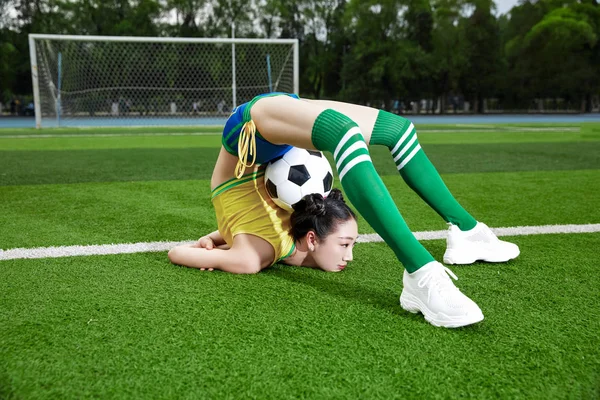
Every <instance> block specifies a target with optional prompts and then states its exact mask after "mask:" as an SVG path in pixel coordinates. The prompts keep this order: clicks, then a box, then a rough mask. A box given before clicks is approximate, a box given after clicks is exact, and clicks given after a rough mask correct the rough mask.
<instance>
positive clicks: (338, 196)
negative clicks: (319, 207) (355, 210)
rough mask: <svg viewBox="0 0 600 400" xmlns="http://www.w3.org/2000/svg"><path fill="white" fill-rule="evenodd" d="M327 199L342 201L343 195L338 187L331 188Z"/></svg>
mask: <svg viewBox="0 0 600 400" xmlns="http://www.w3.org/2000/svg"><path fill="white" fill-rule="evenodd" d="M327 199H328V200H333V201H344V195H343V194H342V191H341V190H340V189H337V188H336V189H331V192H329V194H328V195H327Z"/></svg>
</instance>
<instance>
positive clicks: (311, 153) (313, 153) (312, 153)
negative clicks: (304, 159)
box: [306, 150, 323, 157]
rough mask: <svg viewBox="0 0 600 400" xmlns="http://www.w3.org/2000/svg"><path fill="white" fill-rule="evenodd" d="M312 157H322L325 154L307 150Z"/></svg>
mask: <svg viewBox="0 0 600 400" xmlns="http://www.w3.org/2000/svg"><path fill="white" fill-rule="evenodd" d="M306 151H308V153H309V154H310V155H311V156H315V157H322V156H323V154H322V153H321V152H320V151H318V150H306Z"/></svg>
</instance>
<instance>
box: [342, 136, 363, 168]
mask: <svg viewBox="0 0 600 400" xmlns="http://www.w3.org/2000/svg"><path fill="white" fill-rule="evenodd" d="M360 149H365V150H367V151H369V148H368V147H367V144H366V143H365V142H363V141H360V142H356V143H354V144H353V145H352V146H350V147H348V148H347V149H346V151H345V152H344V153H343V154H342V155H341V156H340V159H339V160H337V161H336V163H335V167H336V168H337V169H338V170H339V169H340V165H342V162H343V161H344V160H345V159H346V158H348V156H349V155H350V154H352V153H353V152H355V151H356V150H360Z"/></svg>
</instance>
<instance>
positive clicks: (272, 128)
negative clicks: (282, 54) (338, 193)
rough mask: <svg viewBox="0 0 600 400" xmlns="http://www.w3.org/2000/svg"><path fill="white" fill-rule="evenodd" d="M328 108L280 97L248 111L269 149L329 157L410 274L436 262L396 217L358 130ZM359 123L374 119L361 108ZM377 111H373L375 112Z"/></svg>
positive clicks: (354, 200)
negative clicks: (305, 150) (278, 147)
mask: <svg viewBox="0 0 600 400" xmlns="http://www.w3.org/2000/svg"><path fill="white" fill-rule="evenodd" d="M327 106H328V104H323V103H319V102H307V101H298V100H296V99H293V98H290V97H286V96H278V97H268V98H264V99H260V100H259V101H257V102H256V104H255V105H254V106H253V108H252V110H251V116H252V120H253V121H254V123H255V124H256V127H257V129H258V131H259V132H260V133H261V135H262V136H263V137H264V138H265V139H267V140H269V141H270V142H272V143H277V144H290V145H293V146H297V147H302V148H313V149H318V150H322V151H329V152H331V153H332V154H333V156H334V159H335V162H336V167H337V169H338V174H339V177H340V181H341V182H342V186H343V187H344V190H345V192H346V195H347V196H348V198H349V199H350V202H351V203H352V204H353V205H354V206H355V207H356V208H357V210H358V212H359V213H360V214H361V215H362V216H363V217H364V218H365V219H366V220H367V222H368V223H369V224H370V225H371V226H372V227H373V229H375V231H376V232H377V233H378V234H379V235H380V236H381V237H382V238H383V239H384V240H385V242H386V243H387V244H388V245H389V246H390V247H391V248H392V249H393V251H394V253H395V254H396V256H397V257H398V259H399V260H400V262H402V264H403V265H404V267H405V268H406V269H407V271H408V272H414V271H416V270H417V269H419V268H420V267H422V266H423V265H425V264H427V263H429V262H432V261H434V259H433V257H432V256H431V254H429V252H428V251H427V250H426V249H425V248H424V247H423V246H422V245H421V244H420V243H419V242H418V241H417V239H416V238H415V237H414V235H413V234H412V232H411V231H410V229H409V228H408V226H407V225H406V222H405V221H404V219H403V218H402V216H401V215H400V212H399V211H398V208H397V207H396V205H395V203H394V201H393V200H392V198H391V196H390V194H389V192H388V190H387V188H386V187H385V185H384V184H383V182H382V180H381V178H380V177H379V175H377V172H376V171H375V168H374V167H373V163H372V161H371V157H370V155H369V150H368V148H367V144H366V142H365V140H364V137H363V135H362V132H361V130H360V128H359V127H358V126H357V124H356V123H355V122H354V121H353V120H351V119H350V118H348V117H347V116H345V115H344V114H341V113H339V112H337V111H334V110H332V109H329V108H328V107H327ZM363 111H364V112H361V113H355V114H356V118H357V119H361V120H363V121H364V120H368V119H369V118H371V119H372V118H373V115H372V111H373V109H370V108H367V107H364V110H363ZM375 111H376V110H375Z"/></svg>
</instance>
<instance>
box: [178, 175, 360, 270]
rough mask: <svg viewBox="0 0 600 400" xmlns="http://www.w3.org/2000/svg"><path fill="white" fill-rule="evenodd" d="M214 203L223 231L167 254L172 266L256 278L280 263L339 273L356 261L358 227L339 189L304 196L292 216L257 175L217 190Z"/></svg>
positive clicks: (260, 176) (220, 230)
mask: <svg viewBox="0 0 600 400" xmlns="http://www.w3.org/2000/svg"><path fill="white" fill-rule="evenodd" d="M235 181H237V180H235ZM235 181H230V182H235ZM220 186H221V187H222V186H223V185H220ZM213 204H214V205H215V209H216V211H217V219H218V220H219V223H218V226H219V230H217V231H214V232H212V233H210V234H208V235H206V236H203V237H201V238H200V239H199V240H198V242H197V243H194V244H192V245H187V246H185V245H184V246H179V247H175V248H174V249H172V250H171V251H169V258H170V260H171V261H172V262H173V263H175V264H181V265H185V266H187V267H193V268H199V269H201V270H208V271H212V270H214V269H219V270H222V271H226V272H232V273H236V274H253V273H257V272H259V271H260V270H262V269H264V268H266V267H269V266H271V265H273V264H275V263H278V262H282V263H284V264H288V265H295V266H301V267H311V268H321V269H322V270H324V271H328V272H339V271H342V270H343V269H344V268H346V264H347V263H348V262H349V261H352V248H353V247H354V244H355V243H356V239H357V237H358V227H357V224H356V216H355V215H354V212H353V211H352V210H351V209H350V208H349V207H348V206H347V205H346V203H345V202H344V199H343V196H342V192H341V191H340V190H339V189H333V190H332V191H331V193H330V194H329V196H327V198H325V199H324V198H323V196H321V195H320V194H312V195H308V196H305V197H304V198H303V199H302V200H301V201H300V202H298V203H297V204H295V205H294V212H293V213H290V212H289V211H286V210H283V209H282V208H279V207H278V206H277V205H275V203H274V202H273V200H271V198H270V197H269V195H268V194H267V192H266V190H265V187H264V180H263V179H262V175H259V176H258V177H256V176H252V177H251V179H249V180H248V181H247V182H244V183H242V184H240V185H236V186H233V187H231V188H229V189H228V190H225V191H222V192H220V193H219V186H217V188H216V189H215V190H213ZM240 205H241V206H240Z"/></svg>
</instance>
